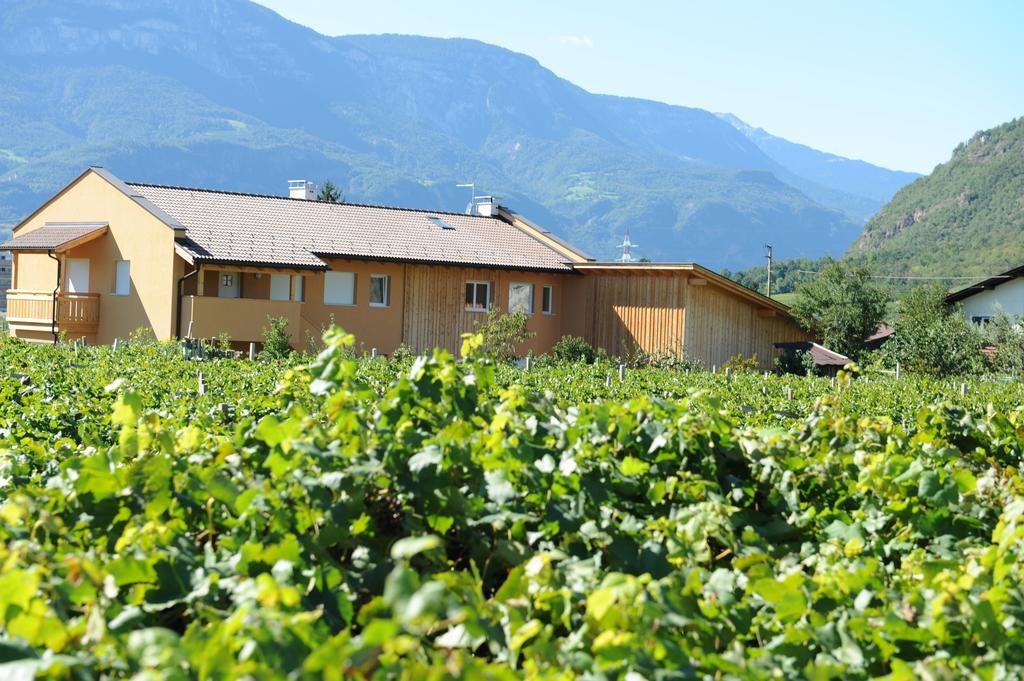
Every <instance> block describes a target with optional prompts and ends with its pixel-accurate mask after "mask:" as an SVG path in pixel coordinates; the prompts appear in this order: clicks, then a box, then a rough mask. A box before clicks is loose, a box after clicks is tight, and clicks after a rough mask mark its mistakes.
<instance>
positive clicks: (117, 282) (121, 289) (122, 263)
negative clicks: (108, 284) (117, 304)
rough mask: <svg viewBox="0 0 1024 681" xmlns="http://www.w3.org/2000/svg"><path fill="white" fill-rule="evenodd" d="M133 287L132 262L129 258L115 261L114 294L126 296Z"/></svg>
mask: <svg viewBox="0 0 1024 681" xmlns="http://www.w3.org/2000/svg"><path fill="white" fill-rule="evenodd" d="M131 289H132V275H131V263H130V262H128V261H127V260H118V261H117V262H115V263H114V295H115V296H126V295H128V294H129V293H131Z"/></svg>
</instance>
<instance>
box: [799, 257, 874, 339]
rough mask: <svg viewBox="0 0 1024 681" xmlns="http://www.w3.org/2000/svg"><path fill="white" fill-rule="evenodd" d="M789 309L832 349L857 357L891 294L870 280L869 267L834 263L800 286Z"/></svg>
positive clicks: (804, 325)
mask: <svg viewBox="0 0 1024 681" xmlns="http://www.w3.org/2000/svg"><path fill="white" fill-rule="evenodd" d="M796 293H797V295H796V297H795V299H794V300H793V303H792V305H791V306H790V310H791V311H792V313H793V316H794V317H796V319H797V320H798V321H799V322H800V324H801V326H803V327H804V328H805V329H806V330H807V331H808V332H810V333H811V334H812V335H813V336H814V337H815V338H816V339H820V341H821V342H822V344H823V345H825V346H826V347H828V348H829V349H831V350H834V351H836V352H839V353H842V354H844V355H846V356H847V357H853V358H857V357H859V356H860V355H861V353H862V352H863V350H864V341H865V340H866V339H867V338H868V337H869V336H870V335H871V334H872V333H874V332H875V330H876V329H877V328H878V325H879V324H881V323H882V321H883V319H884V318H885V313H886V306H887V305H888V303H889V294H888V293H887V292H886V290H885V289H883V288H881V287H880V286H878V285H877V284H874V283H873V282H872V281H871V278H870V275H869V273H868V271H867V269H865V268H863V267H858V266H856V265H850V264H848V263H844V262H833V263H830V264H829V265H828V266H826V267H825V268H824V269H823V270H822V271H821V274H819V275H818V276H817V277H815V278H814V279H812V280H811V281H808V282H804V283H802V284H800V285H799V286H798V287H797V290H796Z"/></svg>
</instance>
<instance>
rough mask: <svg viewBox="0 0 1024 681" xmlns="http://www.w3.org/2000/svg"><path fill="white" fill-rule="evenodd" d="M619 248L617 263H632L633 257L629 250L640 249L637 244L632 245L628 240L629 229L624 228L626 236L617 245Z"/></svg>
mask: <svg viewBox="0 0 1024 681" xmlns="http://www.w3.org/2000/svg"><path fill="white" fill-rule="evenodd" d="M619 248H620V249H622V255H621V256H619V262H633V256H632V254H631V253H630V249H633V248H640V246H638V245H637V244H634V243H633V242H631V241H630V240H629V227H626V236H625V238H624V239H623V240H622V243H621V244H619Z"/></svg>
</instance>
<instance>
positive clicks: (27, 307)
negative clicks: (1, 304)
mask: <svg viewBox="0 0 1024 681" xmlns="http://www.w3.org/2000/svg"><path fill="white" fill-rule="evenodd" d="M53 312H54V302H53V292H51V291H24V290H17V289H11V290H9V291H8V292H7V323H8V324H11V325H15V326H17V325H32V326H49V325H52V323H53V321H54V316H53ZM56 321H57V331H58V332H60V331H68V332H78V333H93V332H95V331H96V329H97V328H98V327H99V324H100V294H98V293H59V294H57V319H56Z"/></svg>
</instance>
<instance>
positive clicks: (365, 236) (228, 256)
mask: <svg viewBox="0 0 1024 681" xmlns="http://www.w3.org/2000/svg"><path fill="white" fill-rule="evenodd" d="M127 185H128V186H129V187H131V189H132V191H134V192H136V193H137V194H138V195H140V196H141V197H143V198H145V199H146V200H148V201H149V202H151V203H152V204H154V205H155V206H157V207H158V208H159V209H161V210H162V211H164V212H165V213H167V214H168V215H170V216H171V217H172V218H173V219H174V220H176V221H177V222H178V223H180V224H182V225H184V226H185V229H186V234H187V239H185V240H184V241H182V242H181V246H182V247H183V248H185V249H186V250H187V251H188V252H189V253H190V254H192V255H193V257H195V258H197V259H199V260H209V261H215V262H234V263H259V264H269V265H283V266H291V267H324V266H325V263H324V261H323V260H322V259H321V258H320V257H318V256H324V257H348V258H367V259H381V260H396V261H405V262H428V263H439V264H463V265H481V266H489V267H508V268H517V269H532V270H552V271H569V270H571V267H570V266H569V265H568V264H567V263H566V262H565V260H566V258H565V256H563V255H562V254H560V253H558V252H557V251H555V250H553V249H551V248H549V247H547V246H545V245H544V244H543V243H541V242H540V241H538V240H537V239H535V238H533V237H532V236H530V235H529V234H528V233H526V232H525V231H523V230H521V229H519V228H517V227H515V226H514V225H511V224H509V223H508V222H506V221H504V220H502V219H500V218H497V217H483V216H478V215H463V214H459V213H444V212H433V211H424V210H411V209H406V208H387V207H382V206H364V205H357V204H347V203H341V204H334V203H324V202H320V201H308V200H303V199H291V198H287V197H278V196H261V195H254V194H238V193H232V192H222V191H212V190H208V189H191V188H185V187H166V186H160V185H147V184H138V183H127ZM432 218H433V219H432ZM438 220H440V221H443V223H445V225H446V226H448V227H451V229H448V228H446V227H445V226H444V225H442V224H440V223H439V222H438Z"/></svg>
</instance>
